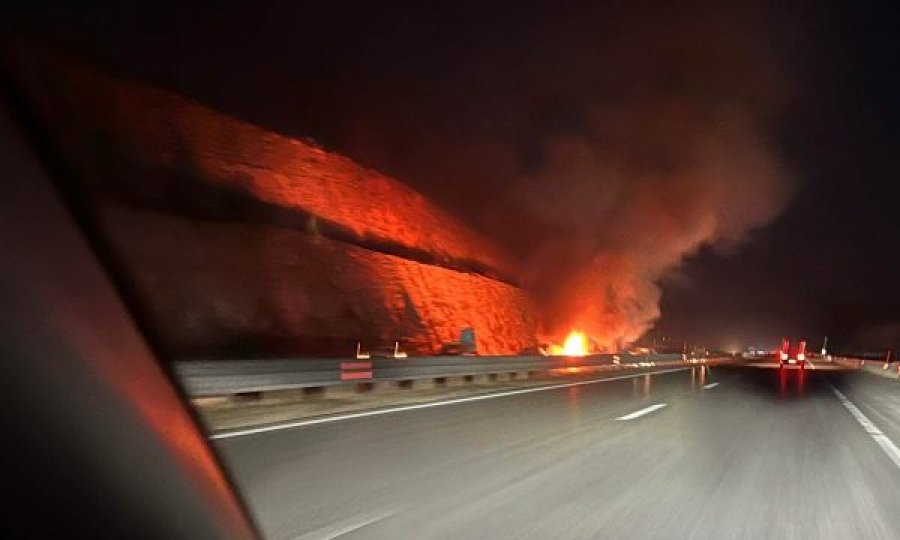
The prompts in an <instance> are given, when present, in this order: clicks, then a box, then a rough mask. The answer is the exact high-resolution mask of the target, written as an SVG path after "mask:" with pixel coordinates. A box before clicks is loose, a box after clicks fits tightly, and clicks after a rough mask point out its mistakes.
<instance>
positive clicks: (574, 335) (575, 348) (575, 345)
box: [550, 330, 590, 356]
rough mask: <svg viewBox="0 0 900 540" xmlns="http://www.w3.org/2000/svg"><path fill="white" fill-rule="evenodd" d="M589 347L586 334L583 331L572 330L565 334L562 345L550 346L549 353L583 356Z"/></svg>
mask: <svg viewBox="0 0 900 540" xmlns="http://www.w3.org/2000/svg"><path fill="white" fill-rule="evenodd" d="M589 348H590V347H589V346H588V337H587V335H585V333H584V332H579V331H578V330H572V331H571V332H569V335H568V336H566V340H565V341H564V342H563V344H562V346H560V345H551V346H550V354H551V355H553V356H585V355H586V354H588V352H590V351H589Z"/></svg>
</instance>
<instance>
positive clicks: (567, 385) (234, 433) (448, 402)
mask: <svg viewBox="0 0 900 540" xmlns="http://www.w3.org/2000/svg"><path fill="white" fill-rule="evenodd" d="M689 369H693V367H683V368H674V369H663V370H661V371H651V372H644V373H635V374H632V375H619V376H618V377H607V378H604V379H591V380H589V381H578V382H572V383H563V384H551V385H548V386H535V387H532V388H520V389H518V390H507V391H505V392H495V393H492V394H482V395H478V396H471V397H464V398H456V399H448V400H445V401H429V402H428V403H417V404H415V405H404V406H402V407H392V408H390V409H375V410H373V411H361V412H355V413H349V414H339V415H335V416H326V417H323V418H311V419H309V420H298V421H297V422H288V423H285V424H274V425H271V426H263V427H258V428H251V429H242V430H238V431H227V432H225V433H215V434H213V435H210V438H211V439H228V438H230V437H241V436H244V435H255V434H257V433H267V432H269V431H280V430H282V429H291V428H298V427H304V426H312V425H315V424H327V423H329V422H340V421H341V420H350V419H353V418H364V417H366V416H378V415H381V414H391V413H397V412H403V411H414V410H417V409H430V408H432V407H441V406H443V405H453V404H455V403H468V402H471V401H481V400H484V399H494V398H499V397H506V396H514V395H517V394H529V393H532V392H543V391H545V390H555V389H557V388H570V387H572V386H584V385H586V384H599V383H603V382H607V381H620V380H622V379H634V378H635V377H643V376H645V375H662V374H664V373H674V372H676V371H687V370H689Z"/></svg>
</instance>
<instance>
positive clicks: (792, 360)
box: [778, 338, 809, 369]
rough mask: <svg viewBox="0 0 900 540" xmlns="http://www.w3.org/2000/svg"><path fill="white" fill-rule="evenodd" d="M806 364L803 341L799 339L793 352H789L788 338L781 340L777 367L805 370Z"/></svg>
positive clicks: (804, 342)
mask: <svg viewBox="0 0 900 540" xmlns="http://www.w3.org/2000/svg"><path fill="white" fill-rule="evenodd" d="M808 362H809V360H807V356H806V340H805V339H801V340H800V341H799V343H798V344H797V348H796V349H793V350H791V341H790V340H789V339H788V338H783V339H782V340H781V350H780V351H779V353H778V367H779V368H780V369H785V368H797V369H805V368H806V365H807V363H808Z"/></svg>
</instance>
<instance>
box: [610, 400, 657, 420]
mask: <svg viewBox="0 0 900 540" xmlns="http://www.w3.org/2000/svg"><path fill="white" fill-rule="evenodd" d="M668 405H669V404H668V403H657V404H656V405H650V406H649V407H644V408H643V409H641V410H639V411H634V412H633V413H631V414H626V415H625V416H620V417H618V418H616V420H634V419H635V418H640V417H641V416H644V415H645V414H650V413H652V412H653V411H658V410H659V409H662V408H663V407H666V406H668Z"/></svg>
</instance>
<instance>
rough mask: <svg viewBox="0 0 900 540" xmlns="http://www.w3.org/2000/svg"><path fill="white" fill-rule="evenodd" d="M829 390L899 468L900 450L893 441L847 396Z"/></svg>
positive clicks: (835, 389) (835, 390)
mask: <svg viewBox="0 0 900 540" xmlns="http://www.w3.org/2000/svg"><path fill="white" fill-rule="evenodd" d="M831 389H832V390H834V395H836V396H837V398H838V399H839V400H841V403H843V404H844V407H845V408H846V409H847V410H848V411H850V414H852V415H853V418H855V419H856V421H857V422H859V425H861V426H862V427H863V429H864V430H866V433H868V434H869V436H870V437H872V439H874V440H875V442H876V443H878V446H880V447H881V449H882V450H884V453H885V454H887V455H888V457H889V458H891V461H893V462H894V465H896V466H897V467H898V468H900V448H897V445H896V444H894V441H892V440H890V439H889V438H888V436H887V435H885V434H884V433H883V432H882V431H881V430H880V429H878V426H876V425H875V424H873V423H872V421H871V420H869V417H867V416H866V415H865V414H863V412H862V411H861V410H859V407H857V406H856V405H854V404H853V402H852V401H850V400H849V399H847V396H845V395H844V394H843V393H842V392H841V391H840V390H838V389H837V388H835V387H833V386H832V387H831Z"/></svg>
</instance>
